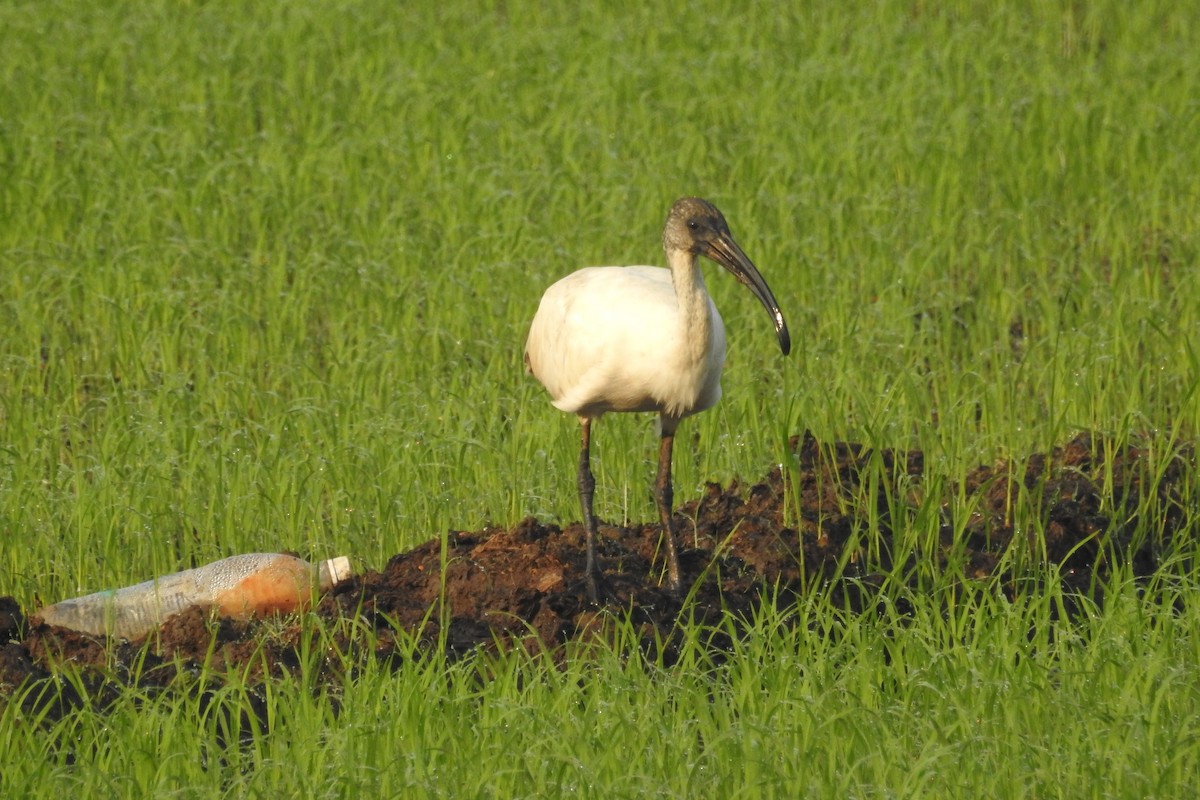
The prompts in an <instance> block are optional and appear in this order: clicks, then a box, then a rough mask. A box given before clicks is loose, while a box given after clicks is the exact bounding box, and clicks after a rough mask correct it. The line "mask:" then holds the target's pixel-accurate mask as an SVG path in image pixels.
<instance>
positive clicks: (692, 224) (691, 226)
mask: <svg viewBox="0 0 1200 800" xmlns="http://www.w3.org/2000/svg"><path fill="white" fill-rule="evenodd" d="M688 230H690V231H698V230H700V223H699V222H696V220H694V219H689V220H688Z"/></svg>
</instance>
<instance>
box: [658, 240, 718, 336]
mask: <svg viewBox="0 0 1200 800" xmlns="http://www.w3.org/2000/svg"><path fill="white" fill-rule="evenodd" d="M698 261H699V258H698V257H697V256H696V254H695V253H689V252H688V251H686V250H675V251H672V252H669V253H667V263H668V264H670V265H671V282H672V283H673V284H674V285H675V297H676V300H677V302H678V303H679V322H680V325H681V326H682V327H683V330H682V331H681V333H682V341H684V342H686V343H687V344H688V346H689V348H690V349H692V350H694V351H695V352H694V353H693V355H694V356H695V357H696V358H697V359H700V358H702V357H703V356H704V354H705V353H707V352H708V342H709V337H710V336H711V335H712V313H711V306H710V305H709V301H708V289H707V287H705V285H704V274H703V273H702V272H701V271H700V264H699V263H697V262H698Z"/></svg>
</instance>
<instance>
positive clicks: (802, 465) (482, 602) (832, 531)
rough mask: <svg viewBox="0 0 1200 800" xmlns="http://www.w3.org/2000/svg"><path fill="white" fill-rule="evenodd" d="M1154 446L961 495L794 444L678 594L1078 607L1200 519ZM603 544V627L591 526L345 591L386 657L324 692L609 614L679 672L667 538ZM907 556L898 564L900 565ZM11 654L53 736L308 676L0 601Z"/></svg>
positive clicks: (545, 636) (1082, 452) (708, 507)
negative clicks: (1072, 595)
mask: <svg viewBox="0 0 1200 800" xmlns="http://www.w3.org/2000/svg"><path fill="white" fill-rule="evenodd" d="M1152 446H1154V445H1152V444H1151V443H1149V442H1147V443H1137V442H1133V443H1125V444H1119V443H1116V442H1113V441H1109V440H1099V441H1098V440H1094V439H1093V437H1092V436H1090V435H1088V434H1081V435H1079V436H1077V437H1076V438H1075V439H1073V440H1072V441H1071V442H1069V443H1068V444H1067V445H1066V446H1065V447H1061V448H1056V449H1055V450H1054V451H1053V452H1050V453H1044V454H1037V455H1035V456H1033V457H1030V458H1028V459H1026V460H1025V462H1024V464H1023V466H1020V467H1018V466H1017V465H1016V464H1014V463H1012V462H1008V461H1004V462H1000V463H997V464H995V465H992V466H981V467H978V468H976V469H975V470H973V471H972V472H971V473H970V474H969V476H968V478H967V480H966V482H965V484H964V485H961V486H944V485H943V484H942V483H941V482H939V481H937V480H934V478H936V477H937V476H929V475H927V474H926V470H925V459H924V457H923V454H922V453H920V452H915V451H908V452H901V451H891V450H871V449H869V448H866V447H863V446H862V445H858V444H852V443H832V444H820V443H818V442H817V441H815V440H814V439H813V438H812V437H811V436H810V435H805V436H804V437H797V438H795V439H793V441H792V449H793V456H794V457H793V460H792V462H791V463H790V464H787V465H785V466H784V467H783V468H781V467H774V468H772V469H771V470H770V471H769V472H768V473H767V475H766V476H765V477H764V478H763V479H762V480H761V481H759V482H758V483H754V484H752V485H749V486H746V485H743V484H741V483H739V482H734V483H733V484H732V485H730V486H727V487H722V486H718V485H716V484H709V485H708V486H707V487H706V488H705V491H704V493H703V495H702V496H701V497H700V498H698V499H695V500H692V501H691V502H688V503H686V504H684V505H682V506H681V507H679V508H678V509H677V513H676V522H677V527H678V531H679V535H680V541H679V545H680V547H681V553H680V560H681V566H682V570H683V577H684V581H685V584H686V585H688V586H690V587H692V590H691V593H690V596H689V597H688V599H687V601H686V614H687V618H688V620H690V621H695V622H699V623H701V624H703V623H706V622H707V623H716V622H718V621H720V620H725V619H729V618H730V615H732V617H733V618H735V619H737V618H742V619H748V618H750V616H751V615H752V614H753V612H754V610H755V609H756V608H757V607H758V606H759V605H760V604H761V603H763V602H764V601H766V599H767V598H769V599H770V601H771V602H776V603H788V602H791V601H792V600H794V598H795V597H796V596H797V595H799V594H802V593H804V592H813V591H819V592H830V593H835V594H837V595H838V599H839V601H840V602H842V603H843V604H844V605H845V606H846V607H848V608H852V609H853V608H862V607H863V605H864V604H865V603H869V602H870V600H869V598H868V591H867V589H868V588H869V587H870V586H871V585H872V584H873V583H879V582H880V581H881V580H882V577H881V576H882V574H885V573H890V574H892V575H893V576H894V575H895V574H896V570H897V569H900V570H909V571H912V570H915V569H916V567H918V566H922V565H923V566H924V567H925V568H926V569H927V570H935V571H943V572H946V573H949V574H950V575H954V576H959V577H960V579H961V580H964V581H971V580H982V579H990V578H992V577H996V578H998V579H999V582H1000V585H1001V586H1002V587H1004V588H1005V590H1006V591H1009V592H1011V593H1015V592H1017V591H1018V588H1017V587H1018V586H1019V585H1020V580H1021V579H1022V577H1023V576H1022V575H1021V574H1018V573H1019V571H1020V570H1034V569H1035V568H1036V567H1038V566H1039V565H1041V566H1044V565H1045V564H1047V563H1049V564H1054V565H1057V566H1058V567H1059V572H1058V574H1059V575H1060V576H1061V579H1062V580H1063V581H1064V582H1065V584H1066V585H1067V588H1068V589H1072V590H1079V589H1082V590H1085V591H1090V592H1091V593H1092V594H1093V595H1095V594H1096V593H1097V592H1098V590H1099V588H1098V587H1101V586H1102V585H1103V583H1104V580H1105V578H1106V577H1107V576H1108V575H1109V573H1110V571H1111V570H1113V569H1115V568H1118V567H1120V568H1123V569H1127V570H1131V571H1132V572H1133V574H1135V575H1138V576H1146V575H1150V574H1151V573H1153V572H1154V571H1155V570H1156V569H1157V568H1158V566H1159V554H1160V553H1162V552H1164V551H1167V550H1169V549H1170V547H1171V543H1172V540H1173V539H1174V538H1175V537H1176V536H1183V535H1191V533H1190V531H1189V530H1188V529H1187V526H1188V521H1189V520H1190V519H1194V517H1195V514H1196V512H1197V509H1196V508H1194V507H1191V506H1192V504H1194V502H1195V498H1194V494H1195V493H1194V492H1193V491H1191V487H1190V483H1189V482H1193V481H1194V480H1195V478H1194V476H1195V474H1196V464H1195V454H1194V451H1193V449H1192V448H1191V447H1190V446H1188V447H1178V446H1177V447H1175V448H1174V450H1173V451H1172V453H1173V454H1172V455H1171V457H1170V458H1163V457H1162V455H1161V454H1157V455H1158V457H1157V458H1155V459H1151V458H1150V454H1151V447H1152ZM934 492H936V493H937V496H935V497H930V496H927V493H934ZM1018 501H1020V502H1021V503H1023V504H1024V507H1026V508H1028V507H1030V506H1031V504H1032V507H1033V508H1037V509H1040V511H1041V518H1042V519H1041V523H1042V524H1041V525H1039V526H1037V527H1036V528H1034V529H1029V530H1025V531H1021V530H1018V529H1017V528H1016V527H1014V523H1013V519H1012V513H1011V509H1012V508H1013V506H1014V504H1016V503H1017V502H1018ZM931 509H932V511H931ZM954 509H965V511H962V510H960V511H959V512H957V513H956V512H955V511H954ZM919 513H925V514H928V513H936V514H937V515H938V517H937V519H938V532H937V536H936V541H931V542H927V543H926V544H925V545H924V546H923V549H921V548H913V547H911V546H910V547H905V548H897V547H896V543H895V542H894V540H893V527H894V526H895V528H896V529H900V530H903V529H904V526H903V525H900V524H898V523H900V522H902V520H897V519H895V518H896V517H897V516H902V515H916V514H919ZM1147 531H1150V532H1152V535H1147V533H1146V532H1147ZM600 533H601V539H602V544H601V547H600V551H599V556H600V562H601V566H602V569H603V572H604V574H605V576H606V581H607V587H606V589H607V594H608V597H609V602H608V604H607V606H606V609H607V611H606V610H604V609H598V608H596V607H595V606H594V605H593V604H591V603H590V602H589V601H588V596H587V591H586V587H585V584H584V582H583V574H584V573H583V567H584V531H583V528H582V526H581V525H579V524H570V525H568V526H567V527H566V528H565V529H560V528H559V527H558V526H556V525H548V524H544V523H541V522H538V521H537V520H534V519H532V518H530V519H525V520H523V521H521V522H519V523H518V524H516V525H515V526H513V527H512V528H509V529H504V528H486V529H484V530H481V531H475V532H458V531H455V532H451V533H450V534H449V535H448V536H446V537H437V538H434V539H431V540H430V541H428V542H426V543H425V544H423V545H421V546H419V547H416V548H414V549H413V550H410V551H409V552H406V553H401V554H398V555H396V556H393V557H392V558H391V560H389V561H388V563H387V564H386V565H385V566H384V568H383V569H382V570H379V571H375V570H370V571H367V572H365V573H363V574H360V575H358V576H355V577H353V578H351V579H350V580H348V581H346V582H344V583H341V584H339V585H338V586H336V587H335V588H334V589H333V591H331V592H330V593H328V594H327V595H326V596H324V597H323V598H322V599H321V601H320V603H319V605H318V606H317V607H316V608H315V609H314V613H316V614H317V615H318V616H320V617H321V618H322V619H324V620H326V621H327V622H330V623H338V622H345V621H349V622H352V623H354V625H352V626H343V627H342V629H343V630H344V629H346V628H349V627H355V626H357V627H359V628H361V626H363V625H366V626H369V627H370V628H372V629H373V630H374V632H375V637H374V641H375V642H376V645H375V646H376V652H375V653H373V654H362V653H355V652H353V650H354V648H356V647H361V645H359V644H356V643H355V642H356V641H361V639H359V640H354V639H352V638H351V637H350V636H348V635H346V634H338V635H337V636H335V637H334V641H332V642H327V643H326V644H325V645H324V646H327V647H329V648H330V653H329V657H328V658H326V659H325V661H324V662H323V663H324V665H325V666H324V667H323V669H324V671H325V672H326V673H327V674H326V675H317V676H315V680H316V681H317V682H318V683H319V682H320V681H321V680H322V679H323V678H327V679H329V680H333V679H334V678H335V677H336V676H338V675H339V674H340V672H341V670H343V669H344V665H345V664H347V663H354V660H355V659H356V658H366V657H379V658H393V659H395V658H404V657H411V655H412V654H413V653H414V652H416V653H420V654H428V653H437V654H438V655H439V656H443V655H444V656H445V657H448V658H456V657H459V656H461V655H463V654H465V653H468V652H471V651H473V650H476V649H477V648H480V647H484V648H498V649H505V648H515V647H524V648H543V647H545V648H549V649H551V650H552V651H555V650H558V649H559V648H560V646H561V645H563V644H565V643H567V642H569V641H571V640H577V639H581V638H583V637H587V636H596V635H603V631H604V629H605V625H604V623H605V620H606V619H607V616H606V615H607V614H609V613H612V612H613V611H616V612H617V613H625V614H628V615H629V618H630V620H632V621H633V623H634V624H635V625H637V626H640V629H641V630H642V631H643V632H644V641H645V643H646V646H647V647H661V648H666V651H667V652H664V651H662V650H660V651H659V652H658V655H659V656H660V657H665V658H668V659H669V657H670V652H669V650H670V647H671V642H672V636H673V635H674V633H675V632H676V631H677V626H676V623H677V621H678V620H679V617H680V614H681V612H684V611H685V603H684V602H682V601H681V600H680V599H679V598H677V597H675V596H673V595H672V594H671V593H670V592H668V591H666V589H664V588H663V585H662V584H663V582H664V581H663V578H664V575H663V570H664V566H663V563H664V559H663V554H662V552H661V544H662V542H661V537H660V531H659V526H658V525H657V524H646V525H637V526H632V527H620V526H613V525H601V529H600ZM930 538H932V537H930ZM443 550H444V552H443ZM901 552H903V553H904V557H905V563H899V564H897V563H894V562H893V557H894V554H899V553H901ZM918 561H920V562H922V564H921V565H918V564H917V563H916V562H918ZM868 564H869V566H868ZM900 574H905V575H907V574H910V573H909V572H907V571H906V572H901V573H900ZM864 587H866V588H864ZM767 589H769V591H767ZM715 627H716V626H715V625H714V628H715ZM330 628H331V629H334V630H337V629H338V627H337V625H336V624H334V625H331V626H330ZM306 636H308V637H310V638H309V639H308V640H306V638H305V637H306ZM414 639H415V641H416V645H417V646H416V649H415V650H414V647H413V641H414ZM0 642H3V644H0V702H7V701H8V700H7V698H19V699H17V702H20V703H22V704H23V705H25V706H27V707H28V709H29V710H30V712H31V713H42V712H45V713H46V714H47V715H48V716H49V717H55V716H58V715H59V714H60V713H62V711H64V710H65V709H67V708H70V707H72V706H77V705H80V704H83V703H91V704H93V705H96V706H99V707H103V706H104V705H105V704H107V703H108V702H110V701H111V700H112V699H113V698H114V697H116V696H117V695H118V694H119V692H120V691H122V690H123V689H124V688H125V687H128V686H136V687H139V688H142V689H147V690H149V689H155V688H162V687H168V686H172V685H175V684H177V683H178V682H179V681H180V679H181V678H186V677H188V676H189V675H197V674H199V673H200V671H201V670H202V669H205V670H207V674H208V675H209V676H211V675H213V674H214V673H215V674H217V675H220V674H222V673H232V672H236V673H237V674H240V675H245V676H248V677H249V678H250V679H251V680H252V681H265V680H268V679H270V678H273V677H278V676H281V675H284V674H287V673H289V672H294V671H297V670H298V669H299V668H300V665H301V662H302V656H301V653H302V652H304V650H305V648H306V647H310V646H311V626H304V625H301V624H298V622H297V620H296V619H295V618H291V619H284V620H262V621H255V622H249V623H245V622H232V621H228V620H214V619H211V618H210V617H209V616H208V615H207V614H206V613H204V612H202V611H200V610H194V611H189V612H185V613H183V614H179V615H176V616H175V617H172V618H171V619H170V620H168V621H167V623H166V624H164V625H163V626H162V628H160V629H159V630H158V631H156V632H155V633H154V634H152V635H151V636H150V637H148V640H147V641H142V642H109V641H105V640H103V639H98V638H97V637H94V636H90V635H85V634H80V633H76V632H73V631H69V630H64V629H60V628H52V627H49V626H45V625H37V626H31V625H30V623H29V622H28V621H27V619H26V617H25V615H24V614H23V613H22V611H21V609H20V608H19V607H18V606H17V604H16V603H15V601H13V600H12V598H0ZM422 643H424V644H425V645H428V646H427V647H423V646H421V645H422ZM718 644H719V643H718ZM406 653H407V654H408V655H407V656H406V655H405V654H406ZM65 664H70V665H73V666H74V667H76V668H77V669H78V670H79V675H80V676H81V677H80V678H78V680H77V681H75V682H71V681H61V682H60V681H56V680H55V676H56V675H57V674H59V673H60V671H61V670H60V666H61V665H65ZM309 677H310V680H311V679H314V676H311V675H310V676H309ZM211 680H212V679H211V677H210V678H209V683H208V685H210V686H211V685H212V684H211Z"/></svg>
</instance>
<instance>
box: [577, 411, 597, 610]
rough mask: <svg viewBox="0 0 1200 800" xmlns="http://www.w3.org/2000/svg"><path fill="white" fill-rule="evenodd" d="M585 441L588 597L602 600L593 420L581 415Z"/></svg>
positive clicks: (582, 475) (582, 495)
mask: <svg viewBox="0 0 1200 800" xmlns="http://www.w3.org/2000/svg"><path fill="white" fill-rule="evenodd" d="M579 422H580V424H581V425H582V427H583V441H582V444H581V446H580V449H579V505H580V507H581V508H582V509H583V525H584V527H585V528H586V529H587V564H586V566H585V567H584V570H585V572H586V573H587V575H586V578H587V588H588V598H589V599H590V600H591V601H592V602H593V603H599V602H600V568H599V567H598V566H597V565H596V516H595V514H593V513H592V497H593V496H594V495H595V493H596V479H595V478H593V477H592V465H591V456H590V451H591V449H592V421H591V419H589V418H588V417H580V418H579Z"/></svg>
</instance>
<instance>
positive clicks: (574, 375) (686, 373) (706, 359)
mask: <svg viewBox="0 0 1200 800" xmlns="http://www.w3.org/2000/svg"><path fill="white" fill-rule="evenodd" d="M695 280H696V281H698V290H699V292H700V293H701V295H702V296H700V297H699V298H698V300H697V302H696V303H693V304H692V311H691V312H689V311H688V308H689V306H688V304H687V302H686V298H685V302H682V303H681V301H680V298H679V297H678V296H677V295H676V291H675V286H674V285H673V283H672V280H671V272H670V270H666V269H662V268H659V267H640V266H639V267H588V268H586V269H582V270H579V271H578V272H574V273H572V274H570V275H568V276H567V277H565V278H563V279H562V280H560V281H558V282H557V283H555V284H554V285H552V286H551V287H550V288H549V289H547V290H546V293H545V295H543V297H542V301H541V304H540V305H539V307H538V311H537V314H536V315H535V316H534V319H533V324H532V326H531V328H530V331H529V339H528V341H527V343H526V347H525V350H526V358H527V360H528V362H529V367H530V370H531V371H532V372H533V374H534V376H535V377H537V379H538V380H539V381H541V382H542V384H543V385H544V386H545V387H546V389H547V390H548V391H549V393H550V396H551V398H552V400H553V402H554V405H555V406H556V407H558V408H559V409H561V410H563V411H567V412H570V413H575V414H580V415H582V416H593V417H594V416H598V415H599V414H602V413H604V412H606V411H657V412H659V413H663V414H666V415H667V416H671V417H676V418H678V417H684V416H687V415H689V414H694V413H696V412H699V411H703V410H705V409H706V408H709V407H711V406H712V405H713V404H714V403H716V402H717V400H718V399H719V398H720V396H721V387H720V377H721V368H722V366H723V365H724V362H725V332H724V327H723V325H722V323H721V318H720V315H719V314H718V313H717V310H716V308H715V307H714V306H713V304H712V301H711V299H709V298H708V296H707V294H706V293H704V292H703V280H702V279H701V278H700V276H699V272H698V271H697V272H696V275H695ZM696 309H699V311H696ZM698 316H699V317H704V319H696V318H695V317H698ZM697 337H702V338H703V340H702V341H699V340H698V339H697Z"/></svg>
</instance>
